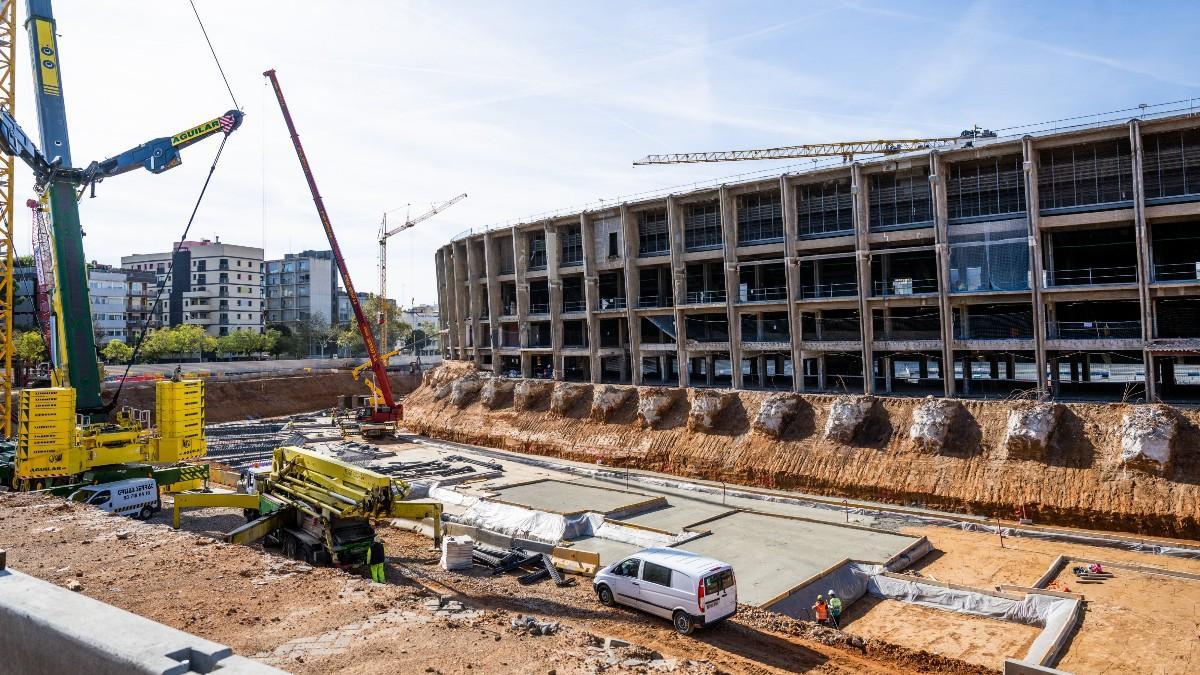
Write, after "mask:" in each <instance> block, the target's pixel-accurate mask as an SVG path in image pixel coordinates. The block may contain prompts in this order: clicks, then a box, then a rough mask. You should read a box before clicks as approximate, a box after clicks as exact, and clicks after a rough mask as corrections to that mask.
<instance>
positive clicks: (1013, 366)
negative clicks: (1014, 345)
mask: <svg viewBox="0 0 1200 675" xmlns="http://www.w3.org/2000/svg"><path fill="white" fill-rule="evenodd" d="M1004 377H1005V379H1007V380H1015V379H1017V359H1016V358H1015V357H1013V355H1012V354H1005V355H1004Z"/></svg>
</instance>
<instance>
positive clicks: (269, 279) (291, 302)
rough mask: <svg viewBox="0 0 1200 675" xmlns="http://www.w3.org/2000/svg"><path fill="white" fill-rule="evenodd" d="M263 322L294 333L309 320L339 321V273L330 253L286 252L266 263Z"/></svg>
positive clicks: (331, 252) (327, 322)
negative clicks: (282, 327) (265, 303)
mask: <svg viewBox="0 0 1200 675" xmlns="http://www.w3.org/2000/svg"><path fill="white" fill-rule="evenodd" d="M266 269H267V273H266V277H265V280H266V283H265V287H264V288H265V292H266V301H267V305H266V322H267V324H268V325H279V326H287V327H288V328H290V329H291V330H292V331H293V332H295V331H297V330H298V329H299V328H300V326H301V325H303V324H304V323H306V322H308V321H309V320H310V319H316V318H317V317H320V320H321V321H322V322H324V323H326V324H329V323H336V322H337V321H338V270H337V264H336V262H335V261H334V259H333V251H302V252H300V253H288V254H285V255H284V256H283V258H281V259H278V260H268V261H266Z"/></svg>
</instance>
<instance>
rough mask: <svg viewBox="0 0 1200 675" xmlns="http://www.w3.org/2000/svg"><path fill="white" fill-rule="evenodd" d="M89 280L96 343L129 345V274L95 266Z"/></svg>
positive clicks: (89, 269)
mask: <svg viewBox="0 0 1200 675" xmlns="http://www.w3.org/2000/svg"><path fill="white" fill-rule="evenodd" d="M87 279H88V297H89V298H91V306H92V329H93V331H94V332H95V336H96V344H97V345H98V346H101V347H103V346H104V345H106V344H108V343H109V342H112V341H113V340H121V341H122V342H126V343H127V342H129V330H128V325H127V318H126V313H125V271H124V270H122V269H120V268H114V267H112V266H110V265H97V264H96V263H92V264H90V265H88V267H87Z"/></svg>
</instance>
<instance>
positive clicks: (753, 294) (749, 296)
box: [738, 286, 787, 302]
mask: <svg viewBox="0 0 1200 675" xmlns="http://www.w3.org/2000/svg"><path fill="white" fill-rule="evenodd" d="M778 300H787V288H785V287H783V286H776V287H772V288H751V289H748V290H747V292H746V297H745V298H739V299H738V302H773V301H778Z"/></svg>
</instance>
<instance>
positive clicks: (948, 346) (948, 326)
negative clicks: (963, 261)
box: [929, 150, 954, 397]
mask: <svg viewBox="0 0 1200 675" xmlns="http://www.w3.org/2000/svg"><path fill="white" fill-rule="evenodd" d="M945 175H946V159H945V158H944V157H942V155H941V153H939V152H938V151H937V150H930V151H929V188H930V193H931V195H932V197H933V221H934V250H935V251H936V252H937V280H938V315H939V318H940V319H941V330H942V359H943V361H945V362H948V363H949V362H953V360H954V316H953V313H952V310H951V308H950V291H951V288H950V236H949V233H948V230H949V220H950V218H949V207H948V206H947V202H946V181H945V180H944V176H945ZM942 393H943V395H945V396H947V397H950V396H954V378H953V377H943V378H942Z"/></svg>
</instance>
